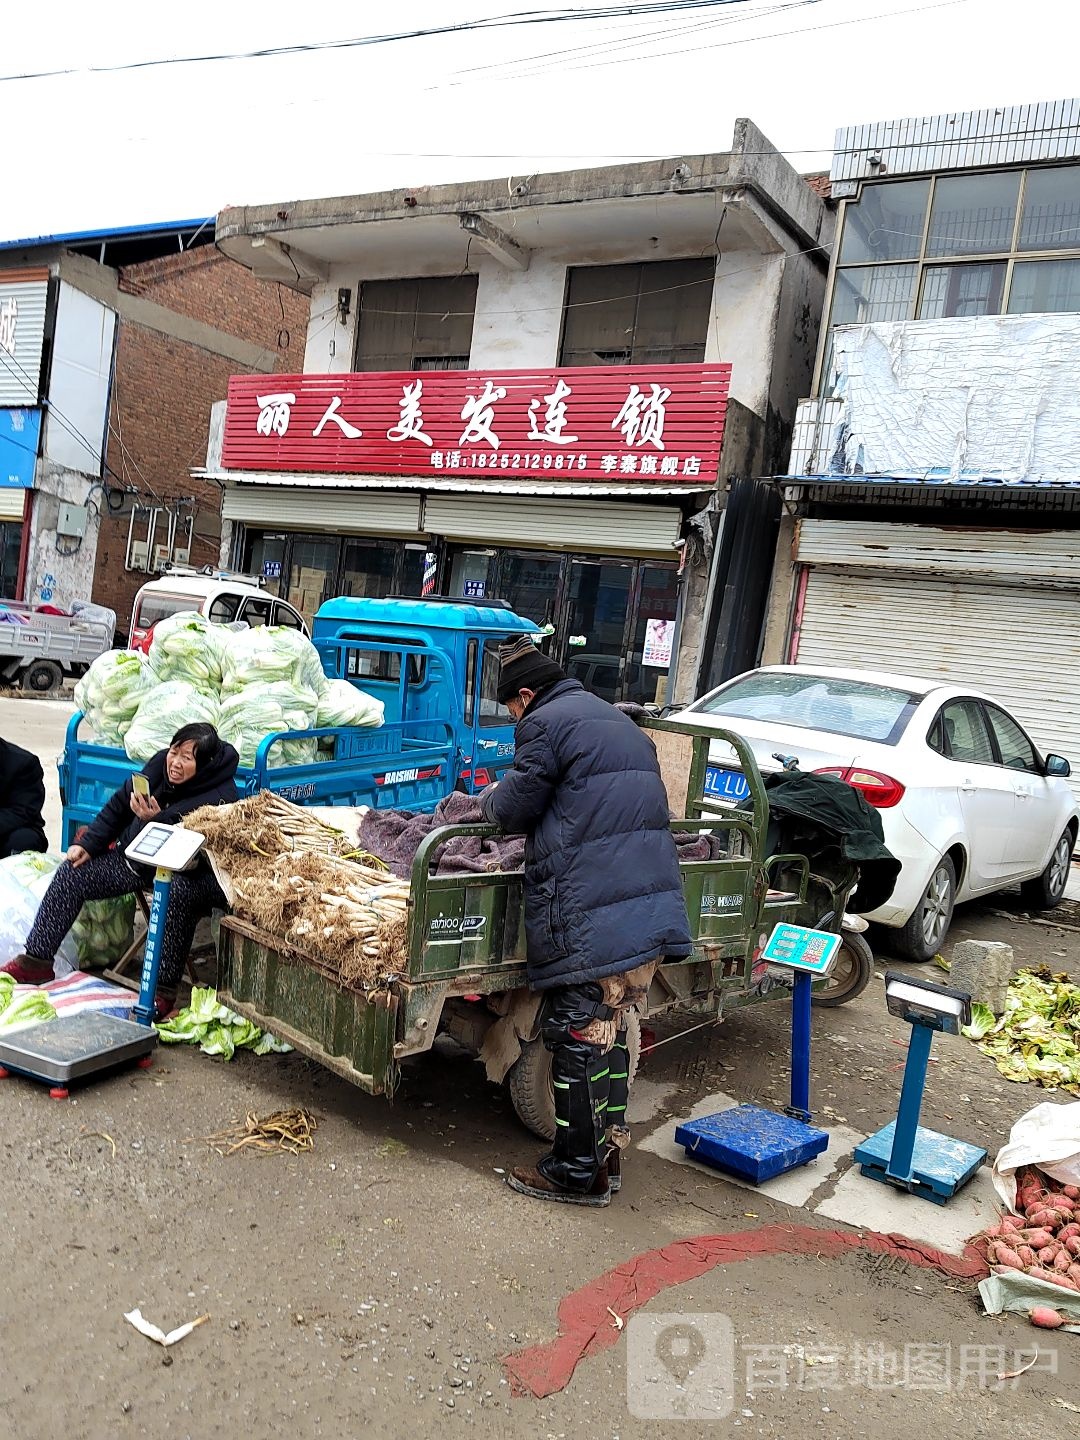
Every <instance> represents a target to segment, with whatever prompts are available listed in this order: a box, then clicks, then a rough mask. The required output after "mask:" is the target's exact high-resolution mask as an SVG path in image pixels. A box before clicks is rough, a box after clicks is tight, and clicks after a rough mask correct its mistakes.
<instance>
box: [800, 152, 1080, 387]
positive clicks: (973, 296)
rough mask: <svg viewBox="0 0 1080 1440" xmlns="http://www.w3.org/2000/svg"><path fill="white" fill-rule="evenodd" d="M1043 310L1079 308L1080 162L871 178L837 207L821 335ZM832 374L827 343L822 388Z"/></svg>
mask: <svg viewBox="0 0 1080 1440" xmlns="http://www.w3.org/2000/svg"><path fill="white" fill-rule="evenodd" d="M1070 252H1071V253H1070ZM1049 311H1080V164H1071V165H1053V166H1045V167H1042V168H1039V169H1028V170H1021V169H1016V170H997V171H985V172H979V173H968V174H962V175H938V176H932V177H928V178H925V179H921V180H879V181H874V182H872V183H868V184H865V185H863V187H862V190H861V192H860V194H859V198H858V199H857V200H849V201H848V202H847V204H846V205H845V207H844V217H843V227H842V231H841V235H840V244H839V251H838V262H837V268H836V274H835V278H834V282H833V294H832V308H831V311H830V315H829V329H830V332H831V330H832V328H833V327H834V326H836V325H851V324H862V323H864V322H872V321H879V320H880V321H884V320H936V319H946V318H952V317H954V316H965V315H1003V314H1010V315H1019V314H1031V313H1036V312H1049ZM831 371H832V345H831V341H830V342H829V345H828V349H827V351H826V357H825V368H824V372H823V383H822V389H823V390H826V391H827V390H828V388H829V382H830V380H831Z"/></svg>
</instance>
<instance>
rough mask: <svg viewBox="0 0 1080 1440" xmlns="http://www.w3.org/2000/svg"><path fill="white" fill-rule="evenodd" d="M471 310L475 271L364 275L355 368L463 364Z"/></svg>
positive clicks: (448, 367) (438, 367)
mask: <svg viewBox="0 0 1080 1440" xmlns="http://www.w3.org/2000/svg"><path fill="white" fill-rule="evenodd" d="M475 310H476V276H475V275H437V276H423V277H418V278H416V279H413V280H366V281H365V282H364V284H363V286H362V287H361V290H360V314H359V316H358V319H357V326H356V362H355V368H356V369H357V370H467V369H468V368H469V351H470V350H471V349H472V330H473V313H474V311H475Z"/></svg>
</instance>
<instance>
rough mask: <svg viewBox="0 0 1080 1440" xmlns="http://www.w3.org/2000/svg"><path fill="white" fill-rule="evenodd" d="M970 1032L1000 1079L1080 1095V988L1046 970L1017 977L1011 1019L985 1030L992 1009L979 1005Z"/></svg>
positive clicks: (1009, 1002) (1008, 1010)
mask: <svg viewBox="0 0 1080 1440" xmlns="http://www.w3.org/2000/svg"><path fill="white" fill-rule="evenodd" d="M971 1008H972V1024H971V1025H970V1026H968V1027H967V1029H966V1030H965V1031H964V1033H965V1035H967V1036H968V1038H969V1039H971V1040H974V1041H975V1043H976V1044H977V1045H978V1047H979V1049H980V1050H982V1051H983V1053H984V1054H986V1055H989V1056H990V1057H991V1058H992V1059H993V1061H994V1063H995V1065H996V1066H997V1069H998V1073H999V1074H1001V1075H1003V1076H1004V1078H1005V1079H1006V1080H1012V1081H1014V1082H1016V1083H1024V1082H1027V1081H1034V1082H1035V1084H1037V1085H1041V1086H1043V1087H1044V1088H1046V1089H1057V1090H1065V1091H1067V1092H1068V1093H1069V1094H1071V1095H1080V985H1074V984H1072V983H1071V982H1070V980H1069V978H1068V976H1066V975H1054V974H1052V973H1051V972H1050V971H1049V970H1048V969H1046V968H1045V967H1044V968H1043V969H1040V970H1038V971H1031V970H1021V971H1019V972H1018V973H1017V974H1016V975H1014V976H1013V978H1012V980H1011V982H1010V984H1009V989H1008V993H1007V995H1006V999H1005V1013H1004V1015H1002V1017H1001V1018H1000V1019H999V1020H997V1021H993V1022H992V1023H991V1025H990V1026H989V1027H987V1028H983V1022H984V1020H985V1016H984V1015H983V1014H982V1011H983V1010H985V1009H987V1007H986V1006H980V1005H973V1006H972V1007H971Z"/></svg>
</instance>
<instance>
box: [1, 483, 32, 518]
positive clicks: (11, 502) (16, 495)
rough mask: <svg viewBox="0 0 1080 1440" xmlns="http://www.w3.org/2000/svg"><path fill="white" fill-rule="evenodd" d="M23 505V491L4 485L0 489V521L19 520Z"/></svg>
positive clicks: (24, 498) (24, 502) (24, 500)
mask: <svg viewBox="0 0 1080 1440" xmlns="http://www.w3.org/2000/svg"><path fill="white" fill-rule="evenodd" d="M25 504H26V491H25V490H17V489H15V487H14V486H11V487H10V488H9V487H8V486H6V485H5V486H3V487H2V488H0V520H21V519H22V518H23V507H24V506H25Z"/></svg>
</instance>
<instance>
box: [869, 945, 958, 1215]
mask: <svg viewBox="0 0 1080 1440" xmlns="http://www.w3.org/2000/svg"><path fill="white" fill-rule="evenodd" d="M885 999H886V1003H887V1005H888V1007H889V1014H890V1015H895V1016H896V1017H897V1019H899V1020H906V1021H907V1023H908V1024H909V1025H910V1026H911V1040H910V1042H909V1044H908V1053H907V1062H906V1064H905V1066H904V1083H903V1085H902V1086H901V1087H900V1104H899V1107H898V1109H897V1112H896V1119H895V1120H890V1121H889V1123H888V1125H884V1126H882V1128H881V1129H880V1130H878V1131H877V1132H876V1133H875V1134H873V1135H869V1136H867V1138H866V1139H865V1140H864V1141H863V1142H862V1144H861V1145H860V1146H858V1147H857V1149H856V1151H855V1161H856V1164H858V1166H859V1167H860V1170H861V1172H862V1174H863V1175H866V1176H868V1177H869V1179H871V1180H880V1181H881V1182H882V1184H884V1185H894V1186H895V1187H896V1188H897V1189H898V1190H907V1191H909V1192H910V1193H911V1194H912V1195H918V1196H920V1197H921V1198H922V1199H923V1200H930V1201H932V1202H933V1204H935V1205H944V1204H946V1203H947V1201H949V1200H951V1199H952V1197H953V1196H954V1195H955V1194H956V1192H957V1191H958V1190H959V1189H960V1187H961V1186H962V1185H966V1184H967V1182H968V1181H969V1180H970V1179H971V1178H972V1176H973V1175H974V1174H975V1172H976V1171H977V1170H978V1169H979V1167H980V1165H982V1163H983V1161H984V1160H985V1159H986V1151H985V1150H984V1149H983V1147H982V1146H981V1145H970V1144H969V1143H968V1142H967V1141H966V1140H956V1139H954V1138H953V1136H951V1135H942V1134H940V1133H939V1132H938V1131H937V1130H928V1129H927V1128H926V1126H925V1125H920V1124H919V1115H920V1113H921V1111H922V1100H923V1090H924V1088H925V1086H926V1067H927V1064H928V1063H929V1060H930V1046H931V1044H932V1043H933V1039H934V1033H935V1031H940V1032H941V1033H942V1034H945V1035H956V1034H958V1033H959V1031H960V1029H961V1027H962V1026H964V1025H970V1024H971V996H970V995H969V994H967V992H966V991H964V990H951V989H950V988H949V987H948V986H947V985H935V984H934V983H933V982H932V981H930V980H916V979H914V978H913V977H912V976H910V975H903V974H901V973H900V972H899V971H896V970H887V971H886V972H885Z"/></svg>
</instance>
